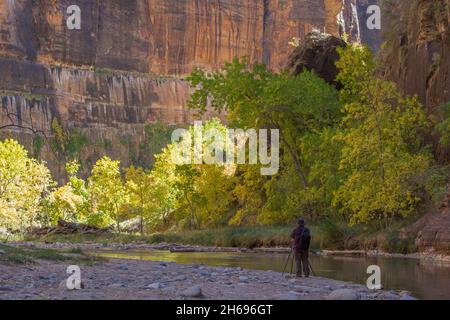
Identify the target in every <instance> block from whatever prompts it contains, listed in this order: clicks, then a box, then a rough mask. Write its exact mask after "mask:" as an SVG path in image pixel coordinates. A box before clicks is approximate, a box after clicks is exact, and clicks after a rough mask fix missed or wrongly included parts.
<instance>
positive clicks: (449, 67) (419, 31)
mask: <svg viewBox="0 0 450 320" xmlns="http://www.w3.org/2000/svg"><path fill="white" fill-rule="evenodd" d="M390 3H391V4H390V5H386V6H385V7H384V11H385V12H384V13H383V16H385V17H386V24H387V25H386V27H385V28H386V31H385V32H384V35H383V37H384V38H385V40H387V41H388V43H389V46H388V47H387V48H386V50H385V51H386V52H385V61H386V62H385V65H386V66H387V68H386V70H385V75H386V77H387V78H389V79H391V80H393V81H395V82H396V83H397V84H398V85H399V87H400V88H401V89H402V90H403V91H404V92H405V93H407V94H410V95H413V94H417V95H418V96H419V98H420V100H421V101H422V103H424V104H425V105H426V106H428V107H429V108H430V109H431V110H433V109H435V108H436V107H438V106H440V105H442V104H444V103H446V102H448V101H450V26H449V24H450V0H435V1H429V0H419V1H402V0H395V1H390ZM399 15H400V17H399Z"/></svg>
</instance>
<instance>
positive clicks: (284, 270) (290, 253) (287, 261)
mask: <svg viewBox="0 0 450 320" xmlns="http://www.w3.org/2000/svg"><path fill="white" fill-rule="evenodd" d="M291 255H292V250H291V252H289V256H288V258H287V260H286V264H285V265H284V269H283V276H284V274H285V272H286V268H287V266H288V264H289V259H291Z"/></svg>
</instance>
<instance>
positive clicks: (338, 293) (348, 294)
mask: <svg viewBox="0 0 450 320" xmlns="http://www.w3.org/2000/svg"><path fill="white" fill-rule="evenodd" d="M359 299H360V296H359V294H358V293H357V292H356V291H354V290H351V289H338V290H334V291H333V292H331V293H330V294H329V295H328V296H327V300H359Z"/></svg>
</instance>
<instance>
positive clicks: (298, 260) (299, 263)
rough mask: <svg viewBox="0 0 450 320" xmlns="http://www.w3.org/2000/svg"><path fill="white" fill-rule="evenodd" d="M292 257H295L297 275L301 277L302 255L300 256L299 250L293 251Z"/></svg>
mask: <svg viewBox="0 0 450 320" xmlns="http://www.w3.org/2000/svg"><path fill="white" fill-rule="evenodd" d="M294 257H295V264H296V267H297V277H301V276H302V257H301V254H300V252H297V251H295V252H294Z"/></svg>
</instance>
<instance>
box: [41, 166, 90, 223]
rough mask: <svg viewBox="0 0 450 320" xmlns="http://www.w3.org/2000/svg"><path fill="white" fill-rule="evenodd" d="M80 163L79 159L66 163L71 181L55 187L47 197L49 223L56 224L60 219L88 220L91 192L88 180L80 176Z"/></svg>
mask: <svg viewBox="0 0 450 320" xmlns="http://www.w3.org/2000/svg"><path fill="white" fill-rule="evenodd" d="M79 169H80V164H79V163H78V162H77V161H75V160H74V161H71V162H68V163H66V171H67V173H68V175H69V182H68V183H67V184H66V185H64V186H62V187H59V188H57V189H55V190H54V191H53V192H52V193H51V194H50V195H49V197H48V198H47V199H46V200H47V203H46V206H45V210H46V212H47V214H48V217H49V218H50V221H49V223H51V224H56V223H57V222H58V221H59V220H60V219H63V220H66V221H72V222H86V218H87V216H88V212H89V193H88V190H87V187H86V182H85V181H84V180H83V179H81V178H78V176H77V174H78V171H79Z"/></svg>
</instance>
